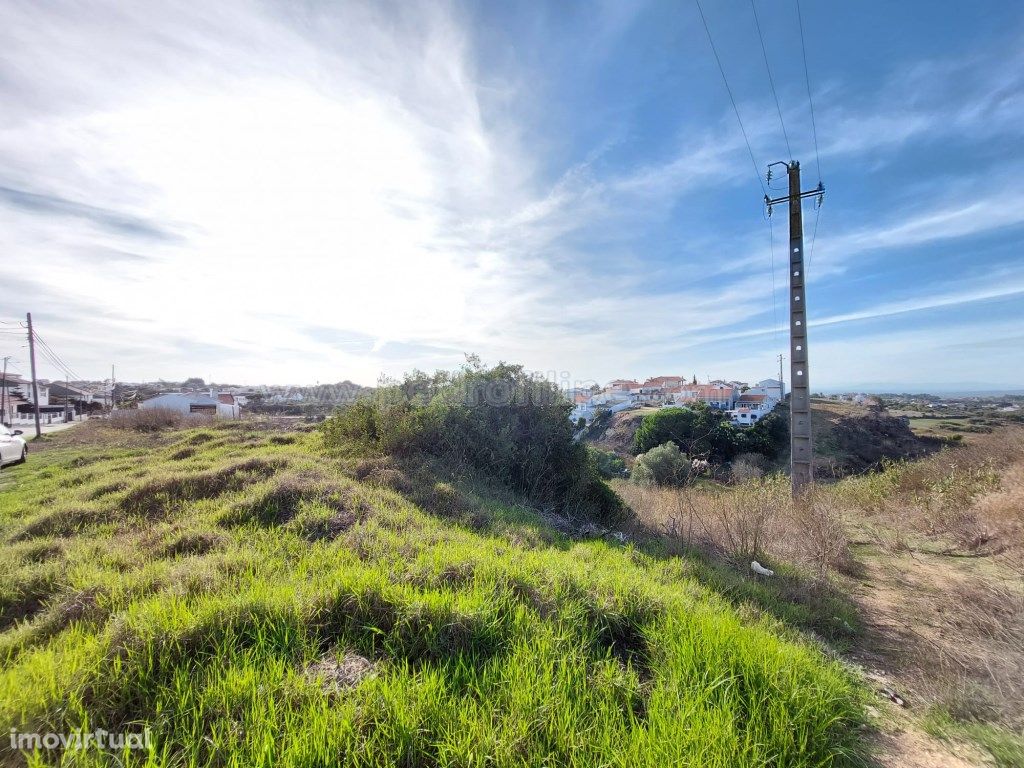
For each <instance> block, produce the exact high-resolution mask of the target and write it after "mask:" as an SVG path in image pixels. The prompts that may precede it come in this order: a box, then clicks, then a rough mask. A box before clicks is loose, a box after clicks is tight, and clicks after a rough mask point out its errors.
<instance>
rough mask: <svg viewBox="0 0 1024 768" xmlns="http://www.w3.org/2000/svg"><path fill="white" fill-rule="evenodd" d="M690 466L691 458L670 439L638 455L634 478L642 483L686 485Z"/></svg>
mask: <svg viewBox="0 0 1024 768" xmlns="http://www.w3.org/2000/svg"><path fill="white" fill-rule="evenodd" d="M690 467H691V465H690V460H689V459H688V458H686V456H685V455H683V452H682V451H680V450H679V446H677V445H676V444H675V443H673V442H672V441H671V440H669V441H668V442H666V443H664V444H662V445H659V446H657V447H655V448H651V450H649V451H647V452H646V453H642V454H640V455H639V456H637V458H636V464H634V465H633V474H632V478H633V482H635V483H639V484H641V485H685V484H686V483H687V481H688V480H689V479H690Z"/></svg>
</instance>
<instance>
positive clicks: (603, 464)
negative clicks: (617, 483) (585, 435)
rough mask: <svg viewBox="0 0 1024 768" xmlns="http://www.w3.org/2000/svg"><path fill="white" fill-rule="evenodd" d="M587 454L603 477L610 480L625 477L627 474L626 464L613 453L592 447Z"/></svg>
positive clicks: (588, 448) (589, 447)
mask: <svg viewBox="0 0 1024 768" xmlns="http://www.w3.org/2000/svg"><path fill="white" fill-rule="evenodd" d="M587 452H588V453H589V454H590V461H591V463H592V464H593V465H594V468H595V469H596V470H597V473H598V474H599V475H600V476H601V477H603V478H606V479H608V478H612V477H623V476H624V475H626V474H627V470H626V462H624V461H623V460H622V459H621V458H620V457H619V456H616V455H615V454H614V453H612V452H611V451H605V450H603V449H601V448H595V447H594V446H592V445H591V446H588V447H587Z"/></svg>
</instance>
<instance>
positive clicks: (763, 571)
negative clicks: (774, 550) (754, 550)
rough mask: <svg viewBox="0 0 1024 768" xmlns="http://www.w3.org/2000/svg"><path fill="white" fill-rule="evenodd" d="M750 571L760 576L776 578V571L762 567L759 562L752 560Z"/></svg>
mask: <svg viewBox="0 0 1024 768" xmlns="http://www.w3.org/2000/svg"><path fill="white" fill-rule="evenodd" d="M750 570H752V571H753V572H754V573H756V574H757V575H758V576H774V575H775V571H773V570H772V569H771V568H765V567H764V566H763V565H761V564H760V563H759V562H757V560H751V561H750Z"/></svg>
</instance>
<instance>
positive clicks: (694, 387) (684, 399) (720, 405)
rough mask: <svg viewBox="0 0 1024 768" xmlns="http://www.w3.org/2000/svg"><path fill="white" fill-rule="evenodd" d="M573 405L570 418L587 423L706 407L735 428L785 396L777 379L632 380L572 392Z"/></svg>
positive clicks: (764, 412) (763, 413) (753, 419)
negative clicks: (645, 411) (631, 412)
mask: <svg viewBox="0 0 1024 768" xmlns="http://www.w3.org/2000/svg"><path fill="white" fill-rule="evenodd" d="M569 394H570V397H571V399H572V402H573V410H572V413H571V418H572V420H573V421H574V422H576V421H579V420H580V419H583V420H584V421H586V422H587V423H590V422H591V421H593V420H594V419H595V418H596V417H597V416H598V415H600V414H602V413H618V412H619V411H625V410H628V409H630V408H642V407H653V408H665V407H670V406H687V405H691V404H693V403H696V402H703V403H706V404H707V405H708V406H709V407H711V408H714V409H716V410H720V411H725V412H726V413H728V414H729V418H730V420H731V421H732V423H733V424H736V425H738V426H750V425H751V424H755V423H757V422H758V421H759V420H760V419H762V418H764V417H765V416H767V415H768V414H769V413H771V411H772V409H773V408H775V406H776V405H778V403H779V402H780V401H781V400H782V398H783V397H784V396H785V385H784V384H783V383H782V382H781V381H779V380H778V379H762V380H761V381H758V382H757V383H756V384H753V385H750V384H747V383H746V382H743V381H722V380H720V379H716V380H714V381H709V382H707V383H705V384H701V383H698V382H697V380H696V378H694V379H692V380H689V381H688V380H687V379H686V378H685V377H682V376H655V377H654V378H650V379H647V380H646V381H644V382H643V383H641V382H638V381H634V380H632V379H615V380H614V381H610V382H608V384H606V385H605V386H604V387H597V386H594V387H592V388H590V389H576V390H572V391H570V393H569Z"/></svg>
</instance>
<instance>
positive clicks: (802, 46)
mask: <svg viewBox="0 0 1024 768" xmlns="http://www.w3.org/2000/svg"><path fill="white" fill-rule="evenodd" d="M796 18H797V22H798V24H799V26H800V51H801V52H802V53H803V59H804V81H805V82H806V83H807V103H808V104H809V105H810V107H811V133H812V135H813V136H814V162H815V164H816V165H817V166H818V182H819V183H820V182H821V157H820V155H819V154H818V127H817V126H816V125H815V123H814V99H813V98H811V74H810V70H808V68H807V44H806V43H805V42H804V17H803V14H802V13H801V12H800V0H796Z"/></svg>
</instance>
